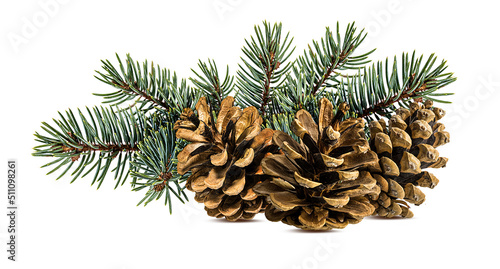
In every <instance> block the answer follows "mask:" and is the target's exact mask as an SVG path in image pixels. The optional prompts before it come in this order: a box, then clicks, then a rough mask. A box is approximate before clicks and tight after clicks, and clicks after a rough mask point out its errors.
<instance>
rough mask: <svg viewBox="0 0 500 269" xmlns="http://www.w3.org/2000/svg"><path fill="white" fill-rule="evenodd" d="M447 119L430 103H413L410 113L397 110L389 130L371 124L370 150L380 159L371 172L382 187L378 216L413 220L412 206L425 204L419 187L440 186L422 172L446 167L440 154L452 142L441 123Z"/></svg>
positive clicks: (376, 202)
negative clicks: (439, 150) (441, 120)
mask: <svg viewBox="0 0 500 269" xmlns="http://www.w3.org/2000/svg"><path fill="white" fill-rule="evenodd" d="M444 115H445V112H444V110H442V109H441V108H437V107H433V102H432V101H430V100H427V101H425V103H424V104H421V103H417V102H414V103H411V104H410V109H406V108H399V109H397V110H396V114H395V115H394V116H392V118H391V119H390V120H389V125H388V126H387V125H386V123H385V121H384V120H379V121H372V122H370V124H369V127H370V136H371V139H370V147H371V149H372V150H373V151H375V152H376V153H377V154H378V157H379V159H380V161H379V163H378V164H377V165H375V166H373V167H370V169H369V170H370V172H372V174H373V176H374V177H375V179H376V180H377V184H378V186H379V187H380V195H379V197H378V198H377V199H373V200H372V203H373V205H374V206H375V207H376V208H377V209H376V210H375V213H374V214H375V215H379V216H383V217H387V218H392V217H395V216H402V217H406V218H411V217H413V213H412V212H411V211H410V209H409V208H410V207H409V205H408V203H411V204H415V205H420V204H422V203H423V202H424V201H425V195H424V193H423V192H422V191H421V190H420V189H419V188H418V187H427V188H431V189H432V188H434V187H435V186H436V185H437V184H438V182H439V180H438V179H437V178H436V177H435V176H434V175H433V174H431V173H429V172H428V171H422V169H424V168H428V167H430V168H440V167H444V166H445V165H446V162H447V161H448V159H447V158H444V157H439V152H438V151H437V150H436V148H437V147H439V146H441V145H444V144H446V143H448V142H449V140H450V134H449V133H448V132H446V131H444V125H443V124H442V123H440V122H438V121H439V120H440V119H441V118H442V117H444ZM407 202H408V203H407Z"/></svg>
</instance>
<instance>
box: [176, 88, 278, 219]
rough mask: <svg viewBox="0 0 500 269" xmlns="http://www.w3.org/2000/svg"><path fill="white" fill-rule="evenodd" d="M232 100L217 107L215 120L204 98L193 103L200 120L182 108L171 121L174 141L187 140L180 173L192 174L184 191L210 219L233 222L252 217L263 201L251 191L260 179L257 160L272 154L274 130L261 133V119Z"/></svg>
mask: <svg viewBox="0 0 500 269" xmlns="http://www.w3.org/2000/svg"><path fill="white" fill-rule="evenodd" d="M233 103H234V98H233V97H227V98H225V99H224V100H223V101H222V103H221V109H220V112H219V115H218V117H217V120H216V121H215V120H213V119H212V111H211V109H210V107H209V106H208V104H207V100H206V98H205V97H202V98H200V100H199V101H198V103H197V104H196V110H197V112H198V116H196V115H195V113H194V111H193V110H191V109H185V110H184V112H183V113H182V115H181V119H180V120H179V121H177V122H176V123H175V126H174V130H176V131H177V132H176V136H177V137H178V138H182V139H185V140H187V141H189V142H191V143H190V144H188V145H187V146H186V147H185V148H184V149H183V150H182V151H181V152H180V153H179V154H178V164H177V170H178V173H179V174H181V175H183V174H185V173H187V172H188V171H191V175H190V176H189V178H188V180H187V183H186V187H187V189H188V190H191V191H194V192H195V193H196V194H195V200H196V201H198V202H200V203H204V205H205V210H206V211H207V213H208V215H209V216H213V217H217V218H221V217H225V218H226V219H227V220H230V221H236V220H238V219H252V218H253V217H254V216H255V214H257V213H259V212H260V211H263V210H264V209H265V208H266V206H267V203H266V201H265V199H264V198H263V197H259V196H258V195H257V194H256V193H254V192H253V190H252V187H253V186H254V185H255V184H256V183H257V182H258V181H259V180H261V177H262V176H260V175H259V174H262V170H261V167H260V162H261V160H262V158H263V157H264V155H265V154H266V153H267V152H276V150H277V147H276V146H273V145H272V143H271V138H272V135H273V131H272V130H271V129H264V130H262V131H261V127H260V126H261V124H262V118H261V117H260V116H259V112H258V111H257V109H256V108H255V107H247V108H245V109H243V110H242V109H240V108H239V107H235V106H233Z"/></svg>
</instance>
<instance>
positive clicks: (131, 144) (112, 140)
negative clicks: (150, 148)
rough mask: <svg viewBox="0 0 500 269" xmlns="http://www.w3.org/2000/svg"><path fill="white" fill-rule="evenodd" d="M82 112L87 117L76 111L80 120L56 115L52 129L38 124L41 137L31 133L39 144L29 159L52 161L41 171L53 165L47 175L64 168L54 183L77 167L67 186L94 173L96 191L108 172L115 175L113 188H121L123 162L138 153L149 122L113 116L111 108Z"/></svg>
mask: <svg viewBox="0 0 500 269" xmlns="http://www.w3.org/2000/svg"><path fill="white" fill-rule="evenodd" d="M86 110H87V116H85V115H84V114H83V113H82V112H81V110H80V109H78V115H79V118H80V120H77V119H76V117H75V114H74V113H73V111H72V110H68V111H66V114H65V115H63V114H62V113H60V112H59V116H60V119H58V120H57V119H54V126H52V125H50V124H48V123H46V122H42V126H41V128H42V129H43V130H44V131H45V134H40V133H38V132H37V133H35V137H36V139H35V141H37V142H39V143H41V144H40V145H38V146H36V147H35V148H34V151H35V152H34V153H33V156H43V157H55V158H56V159H55V160H54V161H50V162H49V163H47V164H45V165H44V166H42V167H47V166H52V165H56V164H57V166H56V167H55V168H53V169H52V170H51V171H49V172H48V174H51V173H53V172H55V171H57V170H59V169H61V168H65V169H64V170H63V172H62V173H61V174H60V175H59V176H58V177H57V179H59V178H61V177H62V176H64V175H65V174H66V173H67V172H68V171H69V170H70V169H71V167H73V166H77V167H76V168H75V169H74V170H73V172H72V173H71V176H73V179H72V180H71V183H72V182H74V181H75V180H76V179H77V178H78V177H79V176H81V177H85V176H86V175H88V174H89V173H90V172H92V171H94V170H95V174H94V179H93V181H92V185H93V184H95V183H98V186H97V188H99V187H100V186H101V184H102V183H103V181H104V178H105V175H106V174H107V173H108V172H115V176H114V178H115V180H117V182H116V185H115V188H116V187H117V186H118V185H120V184H121V185H123V183H124V182H125V180H126V178H127V176H128V169H127V163H128V162H127V160H130V158H131V155H132V154H133V153H134V152H136V151H137V150H138V147H137V144H138V143H139V141H142V140H143V139H144V137H145V135H146V134H147V132H146V130H147V129H148V128H149V127H150V126H152V123H151V120H148V119H147V118H146V116H145V115H144V114H142V113H140V112H135V113H134V112H133V111H121V112H115V111H114V110H113V108H112V107H108V108H103V107H101V108H98V107H94V108H93V109H92V110H90V109H89V108H87V109H86ZM113 163H115V165H114V166H113V168H111V166H112V165H113Z"/></svg>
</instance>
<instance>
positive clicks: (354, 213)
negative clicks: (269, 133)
mask: <svg viewBox="0 0 500 269" xmlns="http://www.w3.org/2000/svg"><path fill="white" fill-rule="evenodd" d="M348 109H349V107H348V105H347V104H345V103H343V104H341V105H340V106H339V108H338V110H337V113H336V114H335V116H334V109H333V105H332V103H331V102H330V101H328V100H327V99H326V98H323V99H322V100H320V114H319V124H316V123H315V122H314V120H313V119H312V117H311V115H310V114H309V113H308V112H307V111H306V110H300V111H298V112H297V113H296V115H295V119H294V121H293V122H292V126H291V127H292V131H293V132H294V134H296V135H297V136H298V137H299V138H300V139H301V143H298V142H297V141H295V140H294V139H293V138H292V137H291V136H289V135H288V134H285V133H283V132H281V131H275V133H274V135H273V139H272V141H273V143H274V144H275V145H277V146H279V147H280V148H281V150H282V152H283V154H273V155H269V156H266V157H265V158H264V159H263V160H262V170H263V171H264V174H266V175H268V176H270V177H272V178H271V179H267V180H265V181H263V182H262V183H260V184H257V185H256V186H255V187H254V191H255V192H257V193H258V194H260V195H265V196H266V197H267V198H268V200H269V201H270V203H271V204H270V205H269V206H268V208H267V209H266V217H267V219H268V220H270V221H282V222H283V223H285V224H288V225H293V226H296V227H298V228H301V229H305V230H329V229H333V228H344V227H346V226H347V225H348V224H349V223H358V222H360V221H361V220H362V219H363V218H364V217H366V216H369V215H371V214H372V213H373V211H374V210H375V208H374V206H373V205H372V204H371V203H370V200H369V199H368V198H367V197H366V196H367V195H370V196H378V194H379V192H380V188H379V187H378V185H377V184H376V180H375V179H374V178H373V177H372V176H371V174H370V173H369V172H368V171H362V172H360V171H359V170H360V169H365V170H366V169H367V167H369V166H373V165H375V164H376V163H377V161H378V158H377V154H376V153H375V152H373V151H371V150H370V148H369V144H368V141H367V140H366V138H365V132H364V126H365V123H364V120H362V119H355V118H349V119H347V120H345V121H341V120H342V118H343V116H344V113H345V112H346V111H347V110H348Z"/></svg>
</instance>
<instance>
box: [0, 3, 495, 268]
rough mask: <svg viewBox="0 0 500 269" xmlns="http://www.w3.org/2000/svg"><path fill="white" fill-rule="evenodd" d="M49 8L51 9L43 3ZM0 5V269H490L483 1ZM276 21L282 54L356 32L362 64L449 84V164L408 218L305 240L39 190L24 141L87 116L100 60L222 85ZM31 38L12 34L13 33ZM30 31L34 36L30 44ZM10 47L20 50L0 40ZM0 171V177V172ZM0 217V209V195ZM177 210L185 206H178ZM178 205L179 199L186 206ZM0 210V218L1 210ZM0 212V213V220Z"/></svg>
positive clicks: (83, 188)
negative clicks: (364, 51)
mask: <svg viewBox="0 0 500 269" xmlns="http://www.w3.org/2000/svg"><path fill="white" fill-rule="evenodd" d="M49 2H51V3H56V5H52V6H50V9H46V8H44V7H43V6H44V4H43V3H49ZM304 3H306V2H305V1H301V2H300V4H299V2H298V1H261V0H259V1H256V0H254V1H249V0H247V1H244V0H203V1H202V0H198V1H175V2H173V1H123V0H122V1H76V0H73V1H71V0H69V1H64V2H63V1H59V2H55V1H54V0H53V1H49V0H40V1H2V4H1V5H0V20H1V24H0V25H1V27H0V29H1V30H0V31H1V33H0V47H1V55H0V56H1V58H0V59H1V65H0V76H1V80H0V81H1V82H0V83H1V90H2V105H1V106H0V109H1V111H0V112H1V113H0V117H1V130H2V131H1V132H0V141H1V143H2V144H1V145H2V146H1V150H0V154H1V158H0V162H1V163H0V167H3V168H1V169H0V174H3V175H2V176H1V177H2V178H4V179H5V177H6V169H7V168H6V162H7V159H8V158H16V159H17V160H18V162H19V200H18V204H19V208H20V211H19V213H20V216H19V219H18V221H19V230H18V231H19V241H18V248H19V249H18V251H19V253H18V254H19V256H18V258H19V262H17V263H13V262H9V261H7V258H6V252H5V251H4V250H5V249H6V242H5V241H4V240H5V239H6V226H7V218H6V216H5V214H4V213H2V214H1V216H0V236H2V240H0V243H1V246H0V250H1V251H0V268H9V269H10V268H96V269H97V268H113V269H129V268H147V267H150V266H158V267H160V268H166V267H169V268H180V267H183V268H186V267H188V268H233V267H234V268H360V267H362V266H363V267H365V268H438V267H446V268H452V267H458V268H465V267H474V268H498V266H499V262H498V257H497V256H498V253H499V252H500V249H499V245H498V241H499V240H500V233H499V231H498V227H499V221H498V219H499V218H498V213H499V207H498V205H497V204H498V201H499V200H498V198H497V197H498V190H499V189H500V188H499V187H500V183H499V182H500V178H499V173H498V171H495V170H496V168H498V161H499V157H498V156H499V155H498V151H499V150H500V146H499V141H498V135H497V134H498V132H499V131H500V130H499V127H498V126H499V123H498V120H497V119H498V104H499V101H500V100H499V99H500V98H499V97H500V93H499V91H500V73H499V63H500V56H499V53H498V51H499V48H500V46H499V42H498V35H499V34H498V26H499V25H500V16H499V15H498V10H499V6H498V5H496V6H494V4H492V3H494V1H472V2H471V1H439V2H438V1H307V4H304ZM263 20H268V21H270V22H276V21H281V22H283V24H284V30H285V31H290V32H291V34H292V36H294V37H295V39H294V44H295V46H296V47H297V50H296V52H297V53H295V55H298V53H302V52H303V49H305V48H306V46H307V44H310V43H311V40H312V39H315V40H318V39H319V38H321V37H322V36H323V34H324V27H325V26H331V27H335V24H336V22H337V21H340V22H341V25H342V28H344V27H345V26H346V25H347V23H348V22H351V21H356V24H357V25H358V27H359V28H366V30H367V31H368V32H369V33H371V35H369V38H368V40H367V41H368V42H367V45H366V46H365V47H366V48H371V47H376V48H378V49H377V51H376V52H375V53H374V54H373V56H372V59H373V60H383V59H385V57H393V56H394V55H398V56H399V55H400V53H401V52H412V51H413V50H416V51H417V53H418V54H422V53H423V54H426V55H428V54H430V53H433V52H435V53H436V54H437V55H438V56H439V59H446V60H448V65H449V70H450V71H452V72H454V73H455V75H456V77H458V81H457V82H455V83H453V84H452V85H451V86H448V87H447V90H448V91H452V92H455V93H456V95H455V96H452V97H450V98H449V100H451V101H453V102H454V103H453V104H451V105H444V106H443V108H444V109H445V110H446V111H447V112H448V115H447V116H446V117H445V118H444V119H443V122H444V123H445V124H446V125H447V130H448V131H450V132H451V138H452V142H451V143H450V144H448V145H446V146H444V147H442V148H440V153H441V156H447V157H449V158H450V161H449V162H448V166H447V168H446V169H441V170H437V171H435V172H434V171H433V173H434V174H435V175H436V176H438V178H439V179H440V184H439V185H438V186H437V187H436V188H435V189H433V190H429V189H425V190H424V192H425V193H426V195H427V200H426V202H425V203H424V204H423V205H421V206H420V207H415V206H414V207H413V209H412V210H413V212H414V213H415V217H414V218H413V219H399V220H398V219H395V220H385V219H378V218H367V219H365V220H364V221H363V222H361V223H360V224H358V225H350V226H348V227H347V228H346V229H344V230H336V231H331V232H323V233H317V232H303V231H299V230H297V229H295V228H293V227H291V226H286V225H284V224H281V223H271V222H268V221H266V220H265V217H264V216H258V217H257V218H256V219H255V220H253V221H249V222H238V223H228V222H225V221H221V220H215V219H211V218H209V217H207V216H206V215H205V213H204V211H203V209H202V205H200V204H196V202H195V201H191V202H189V203H188V204H187V205H185V206H181V204H179V203H176V204H174V213H173V215H169V213H168V209H167V208H166V207H164V206H163V205H162V203H160V202H157V203H152V204H150V205H148V206H147V207H142V206H140V207H136V203H137V202H138V201H139V199H140V198H141V197H142V193H133V192H131V191H130V188H129V187H127V186H123V187H121V188H119V189H117V190H113V186H114V182H113V180H112V179H111V178H108V180H107V182H105V183H104V185H103V186H102V187H101V189H100V190H96V188H95V187H91V186H90V180H91V179H90V177H89V178H84V179H79V180H77V181H76V182H75V183H74V184H69V178H68V177H65V178H63V179H60V180H59V181H56V180H55V178H56V176H54V175H49V176H46V175H45V173H47V172H48V170H47V169H40V168H39V167H40V166H41V165H42V164H44V163H45V162H46V160H45V159H42V158H35V157H31V155H30V154H31V152H32V148H33V146H35V145H36V143H35V142H34V140H33V138H34V137H33V133H34V132H35V131H39V130H40V128H39V126H40V122H42V121H51V119H52V118H54V117H57V111H64V110H66V109H68V108H73V109H74V108H77V107H84V106H93V105H98V104H99V103H100V101H101V99H100V98H98V97H96V96H93V95H92V93H94V92H107V91H110V90H112V89H110V88H109V87H107V85H104V84H103V83H101V82H99V81H97V80H96V79H94V78H93V75H94V70H99V69H100V62H99V60H100V59H113V58H114V53H115V52H117V53H119V54H120V55H122V56H124V55H125V54H126V53H131V55H132V56H133V57H134V59H136V60H139V61H142V60H144V59H149V60H153V61H154V62H155V63H156V64H160V65H161V66H163V67H167V68H170V69H172V70H176V71H177V72H178V74H179V75H181V76H182V77H188V76H190V75H191V71H190V68H193V67H195V66H196V63H197V61H198V59H203V60H206V59H207V58H209V57H210V58H213V59H216V62H217V63H218V65H219V67H223V66H225V65H229V66H230V68H231V70H232V71H233V72H235V70H236V69H237V64H238V63H240V59H239V57H240V56H242V53H241V47H242V46H243V45H244V38H248V37H249V36H250V35H251V34H252V33H253V26H254V25H255V24H260V23H261V21H263ZM30 23H34V24H35V29H31V30H32V31H31V32H23V28H25V27H27V26H26V25H27V24H30ZM33 30H34V31H33ZM13 36H16V37H17V38H22V43H20V44H16V43H13V42H12V41H11V39H12V37H13ZM1 171H3V172H1ZM1 182H2V183H1V184H0V204H1V205H2V207H3V206H4V204H5V203H6V200H7V199H6V185H7V184H6V183H5V180H2V181H1ZM190 195H191V194H190ZM191 197H192V195H191ZM0 211H1V210H0ZM1 212H5V211H1Z"/></svg>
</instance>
